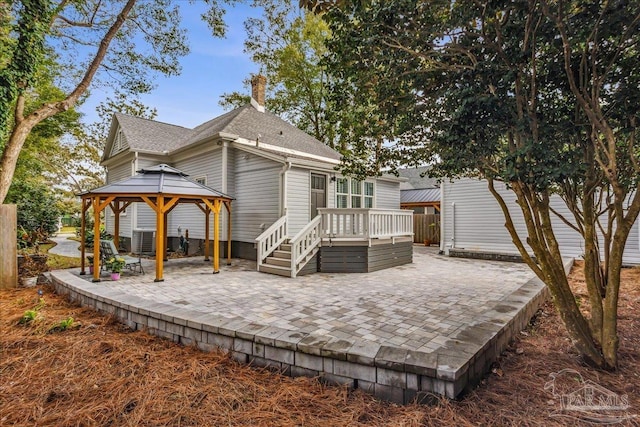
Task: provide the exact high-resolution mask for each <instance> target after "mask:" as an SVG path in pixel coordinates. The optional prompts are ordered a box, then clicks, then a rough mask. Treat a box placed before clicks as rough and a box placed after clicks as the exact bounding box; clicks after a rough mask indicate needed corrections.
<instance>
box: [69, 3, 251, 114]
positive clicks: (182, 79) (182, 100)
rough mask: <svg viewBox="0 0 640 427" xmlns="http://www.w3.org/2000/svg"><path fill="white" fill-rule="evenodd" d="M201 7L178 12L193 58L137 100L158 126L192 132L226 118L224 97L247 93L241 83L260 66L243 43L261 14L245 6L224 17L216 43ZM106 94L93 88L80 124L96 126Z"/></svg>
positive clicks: (196, 6)
mask: <svg viewBox="0 0 640 427" xmlns="http://www.w3.org/2000/svg"><path fill="white" fill-rule="evenodd" d="M204 7H205V6H204V4H203V3H199V2H195V3H194V4H187V2H185V7H183V8H182V16H183V25H184V26H185V27H186V28H187V29H188V31H189V44H190V47H191V53H190V54H189V55H188V56H186V57H183V58H182V59H181V61H180V62H181V65H182V73H181V74H180V75H179V76H172V77H164V76H158V78H157V79H156V81H155V83H156V86H157V87H156V89H155V90H154V91H153V92H151V93H150V94H146V95H144V96H142V97H141V99H142V102H143V103H144V104H145V105H147V106H149V107H154V108H156V109H157V110H158V115H157V117H156V120H158V121H162V122H167V123H172V124H176V125H180V126H185V127H195V126H197V125H199V124H201V123H203V122H205V121H207V120H209V119H212V118H213V117H216V116H218V115H220V114H222V113H223V112H224V110H223V109H222V107H220V106H219V105H218V101H219V100H220V96H221V95H222V94H223V93H225V92H232V91H239V92H247V94H248V90H247V89H245V88H243V85H242V82H243V80H244V79H245V78H246V77H248V76H249V75H250V74H253V73H257V72H258V71H259V66H258V65H257V64H254V63H253V62H251V60H250V58H249V55H248V54H246V53H244V52H243V48H244V45H243V43H244V39H245V37H246V33H245V29H244V21H245V19H247V18H248V17H249V16H256V17H258V16H260V14H261V10H260V9H254V8H251V7H249V6H248V5H237V6H235V7H233V8H229V9H228V10H227V13H226V15H225V22H226V23H227V35H226V38H223V39H221V38H214V37H213V36H212V35H211V32H210V30H209V28H208V27H207V25H206V24H205V23H204V22H203V21H202V19H201V18H200V14H201V12H202V11H203V10H204ZM107 95H108V94H107V93H105V92H104V90H102V89H100V88H92V91H91V94H90V97H89V99H87V101H85V103H84V104H83V105H82V106H81V108H80V110H81V111H82V112H83V113H84V114H85V117H84V121H85V122H87V123H90V122H92V121H95V120H97V115H96V113H95V107H96V106H97V105H98V104H99V103H100V101H102V100H104V98H105V97H106V96H107Z"/></svg>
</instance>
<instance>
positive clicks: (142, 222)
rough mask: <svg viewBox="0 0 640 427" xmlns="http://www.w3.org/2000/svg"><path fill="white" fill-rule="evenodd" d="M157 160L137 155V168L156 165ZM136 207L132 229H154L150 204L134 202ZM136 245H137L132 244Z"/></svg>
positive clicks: (154, 214)
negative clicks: (134, 222)
mask: <svg viewBox="0 0 640 427" xmlns="http://www.w3.org/2000/svg"><path fill="white" fill-rule="evenodd" d="M159 163H161V162H159V161H157V160H156V159H152V158H145V157H139V158H138V170H140V169H144V168H148V167H151V166H157V165H158V164H159ZM134 205H135V209H136V214H135V218H136V224H135V225H134V229H146V230H155V229H156V212H155V211H154V210H153V209H151V206H149V205H147V204H146V203H134ZM134 247H137V246H134Z"/></svg>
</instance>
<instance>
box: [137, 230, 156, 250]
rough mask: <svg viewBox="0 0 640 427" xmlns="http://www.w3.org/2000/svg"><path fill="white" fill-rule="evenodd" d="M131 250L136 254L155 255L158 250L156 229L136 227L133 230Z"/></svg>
mask: <svg viewBox="0 0 640 427" xmlns="http://www.w3.org/2000/svg"><path fill="white" fill-rule="evenodd" d="M131 251H132V252H133V253H134V254H140V255H153V254H155V252H156V230H153V229H146V228H136V229H134V230H133V239H132V242H131Z"/></svg>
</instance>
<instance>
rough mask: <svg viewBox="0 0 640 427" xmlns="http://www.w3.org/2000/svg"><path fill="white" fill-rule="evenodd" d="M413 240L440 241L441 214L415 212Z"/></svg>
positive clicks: (420, 241) (421, 241) (434, 242)
mask: <svg viewBox="0 0 640 427" xmlns="http://www.w3.org/2000/svg"><path fill="white" fill-rule="evenodd" d="M413 242H414V243H424V244H431V245H434V244H439V243H440V215H437V214H413Z"/></svg>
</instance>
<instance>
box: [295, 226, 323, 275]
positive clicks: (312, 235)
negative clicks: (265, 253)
mask: <svg viewBox="0 0 640 427" xmlns="http://www.w3.org/2000/svg"><path fill="white" fill-rule="evenodd" d="M321 224H322V215H318V216H316V217H315V218H314V219H312V220H311V222H310V223H309V224H307V225H306V226H305V227H304V228H303V229H302V230H300V231H299V232H298V234H296V235H295V236H294V237H293V239H291V242H290V243H291V277H296V275H297V274H298V273H299V272H300V270H302V268H303V267H304V266H305V265H306V263H305V264H302V261H303V260H304V258H305V257H306V256H307V255H309V254H310V253H311V252H312V251H313V250H314V249H316V248H317V247H318V246H319V245H320V242H321V241H322V227H321Z"/></svg>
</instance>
